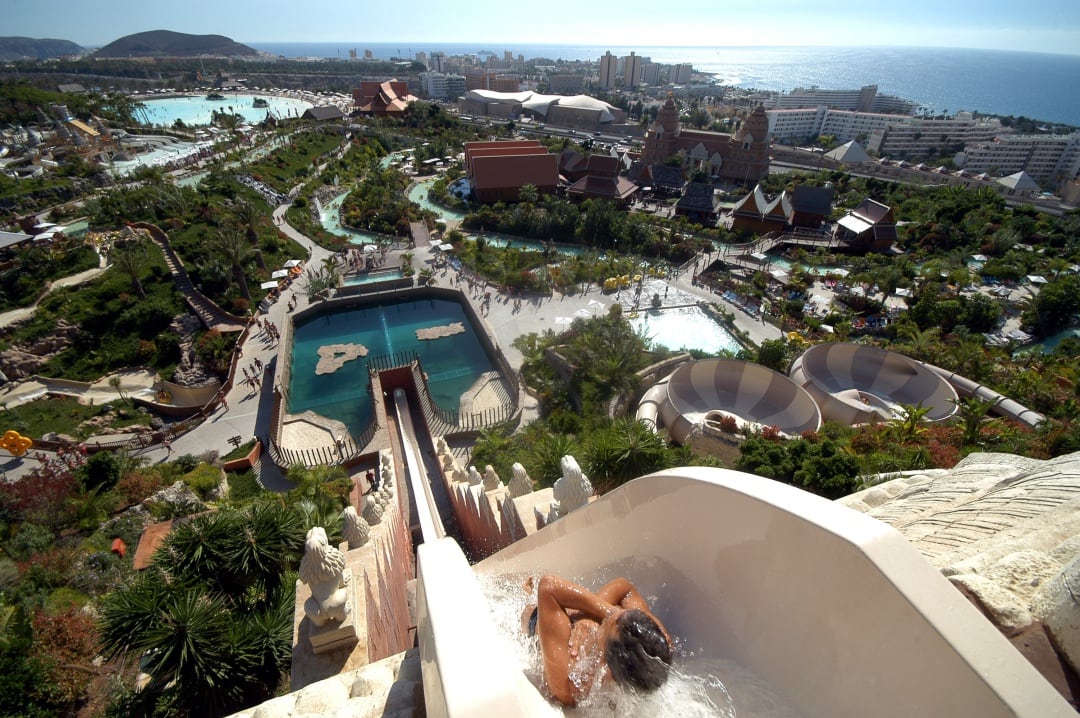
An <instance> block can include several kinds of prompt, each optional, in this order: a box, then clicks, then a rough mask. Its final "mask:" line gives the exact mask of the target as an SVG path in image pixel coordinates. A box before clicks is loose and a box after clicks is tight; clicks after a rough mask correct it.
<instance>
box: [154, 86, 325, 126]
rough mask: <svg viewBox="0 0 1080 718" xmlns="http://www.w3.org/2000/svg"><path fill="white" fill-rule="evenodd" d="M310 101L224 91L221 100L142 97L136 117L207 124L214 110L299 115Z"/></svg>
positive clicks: (256, 116)
mask: <svg viewBox="0 0 1080 718" xmlns="http://www.w3.org/2000/svg"><path fill="white" fill-rule="evenodd" d="M256 97H259V98H262V99H264V100H266V103H267V105H269V106H268V107H255V106H254V102H255V98H256ZM311 106H312V105H311V103H310V102H305V101H303V100H294V99H292V98H291V97H276V96H273V95H248V94H236V95H234V94H226V95H225V99H224V100H208V99H206V97H205V96H203V95H199V96H194V97H162V98H159V99H141V100H139V107H137V108H136V110H135V117H136V119H138V120H139V121H140V122H142V123H143V124H144V125H159V126H163V127H167V126H170V125H172V124H173V123H174V122H176V121H177V120H180V121H182V122H183V123H184V124H185V125H209V124H210V121H211V118H212V117H213V114H214V112H215V111H217V112H223V111H226V112H230V113H233V114H237V115H240V116H241V117H243V118H244V119H245V120H246V121H248V122H262V121H263V120H265V119H266V115H267V113H268V112H269V113H270V114H271V115H273V116H274V117H280V118H286V117H299V116H300V115H302V114H304V112H305V111H306V110H308V109H310V108H311Z"/></svg>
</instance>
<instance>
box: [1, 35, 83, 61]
mask: <svg viewBox="0 0 1080 718" xmlns="http://www.w3.org/2000/svg"><path fill="white" fill-rule="evenodd" d="M81 52H83V48H81V47H80V46H78V45H76V44H75V43H73V42H71V41H70V40H50V39H47V38H42V39H38V38H33V37H0V60H25V59H32V60H46V59H48V58H50V57H63V56H64V55H77V54H79V53H81Z"/></svg>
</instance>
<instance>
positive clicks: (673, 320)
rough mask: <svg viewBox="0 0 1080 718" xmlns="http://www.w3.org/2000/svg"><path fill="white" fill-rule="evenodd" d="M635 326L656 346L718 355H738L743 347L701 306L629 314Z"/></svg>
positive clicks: (632, 324)
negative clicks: (719, 353)
mask: <svg viewBox="0 0 1080 718" xmlns="http://www.w3.org/2000/svg"><path fill="white" fill-rule="evenodd" d="M627 319H629V321H630V324H631V326H633V327H634V329H635V330H637V331H638V332H639V333H642V334H644V335H645V336H646V337H648V338H649V339H650V342H651V344H652V346H653V347H659V346H664V347H667V348H668V349H676V350H677V349H696V350H698V351H704V352H709V353H711V354H715V353H717V352H720V351H726V352H731V353H732V354H737V353H738V352H739V351H740V350H741V349H742V345H741V344H739V341H738V340H737V339H735V337H734V336H733V335H732V334H731V333H730V332H729V331H728V330H727V329H725V328H724V327H723V326H721V325H720V324H718V323H717V322H716V320H714V319H713V318H712V317H710V316H709V315H708V314H706V313H705V311H704V310H703V309H701V308H700V307H679V308H677V309H663V310H660V309H649V310H646V311H644V312H640V313H639V314H638V316H637V317H631V316H629V315H627Z"/></svg>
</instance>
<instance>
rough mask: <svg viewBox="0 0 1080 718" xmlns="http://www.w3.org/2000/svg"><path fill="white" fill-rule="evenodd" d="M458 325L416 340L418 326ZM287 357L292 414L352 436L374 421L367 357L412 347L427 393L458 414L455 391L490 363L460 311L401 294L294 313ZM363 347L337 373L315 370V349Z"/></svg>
mask: <svg viewBox="0 0 1080 718" xmlns="http://www.w3.org/2000/svg"><path fill="white" fill-rule="evenodd" d="M454 322H461V323H462V324H463V325H464V327H465V332H464V333H463V334H454V335H451V336H448V337H443V338H441V339H432V340H427V341H421V340H418V339H417V338H416V330H417V329H423V328H429V327H436V326H445V325H447V324H452V323H454ZM292 336H293V343H292V350H291V352H290V355H289V359H290V372H289V403H288V411H289V413H291V414H299V413H301V412H304V411H307V410H311V411H314V412H316V413H317V414H321V415H322V416H325V417H327V418H330V419H337V420H338V421H341V422H343V423H344V424H345V425H346V426H347V427H348V428H349V432H350V433H351V434H352V436H353V437H354V438H355V437H358V436H359V435H360V434H361V433H362V432H363V431H364V430H365V429H366V428H367V426H368V424H369V423H370V422H371V419H372V418H373V411H374V409H373V406H372V402H371V397H370V395H369V393H368V362H369V360H371V359H372V358H375V357H382V356H387V355H389V354H397V353H402V352H415V353H416V354H417V355H418V356H419V357H420V362H421V366H422V367H423V369H424V371H425V372H426V373H427V375H428V389H429V391H430V393H431V398H432V399H433V400H434V401H435V403H436V404H438V405H439V406H440V407H442V408H443V409H446V410H449V411H453V412H457V411H458V406H459V402H460V400H461V395H462V394H463V393H465V392H466V391H468V389H469V388H470V387H471V386H472V385H473V383H475V382H476V380H477V379H478V378H479V377H480V375H481V374H483V373H484V372H488V371H492V370H493V369H494V364H493V362H492V360H491V357H490V356H489V355H488V353H487V352H486V351H485V349H484V345H483V344H482V342H481V341H480V338H479V335H478V333H477V329H476V327H475V326H473V324H472V322H471V321H470V319H469V315H468V313H467V312H466V310H465V308H464V307H463V306H462V305H461V304H460V303H459V302H456V301H452V300H448V299H440V298H428V297H425V298H414V297H409V298H400V299H396V300H395V299H391V300H385V301H382V302H380V303H379V304H373V305H361V306H349V307H333V306H329V307H326V308H325V309H324V311H322V312H317V313H316V314H314V315H305V316H302V317H300V318H299V320H298V321H297V323H296V325H295V326H294V327H293V334H292ZM329 344H361V345H363V346H364V347H366V348H367V350H368V354H367V356H366V357H361V358H359V359H354V360H352V361H349V362H346V363H345V364H344V365H343V366H342V367H341V368H340V369H338V370H337V371H336V372H333V373H330V374H322V375H319V374H316V373H315V367H316V365H317V364H318V362H319V354H318V351H319V347H322V346H325V345H329Z"/></svg>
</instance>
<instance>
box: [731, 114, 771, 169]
mask: <svg viewBox="0 0 1080 718" xmlns="http://www.w3.org/2000/svg"><path fill="white" fill-rule="evenodd" d="M724 169H725V174H727V175H728V176H729V177H732V178H733V179H736V180H738V181H740V182H742V183H743V184H745V185H747V186H750V185H752V184H754V183H756V182H758V181H759V180H761V179H763V178H764V177H765V176H766V175H768V174H769V116H768V115H766V114H765V107H764V106H763V105H758V106H757V107H755V108H754V111H753V112H751V113H750V116H749V117H747V118H746V120H745V121H744V122H743V124H742V127H740V128H739V131H738V132H736V133H735V137H734V141H733V143H732V149H731V158H730V160H729V162H727V163H726V164H725V166H724Z"/></svg>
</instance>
